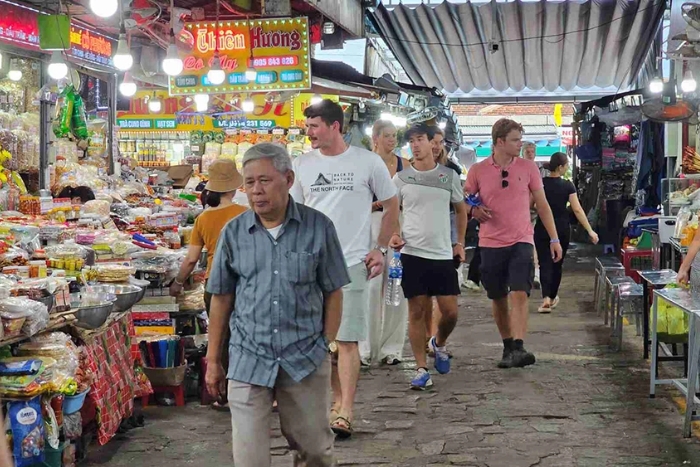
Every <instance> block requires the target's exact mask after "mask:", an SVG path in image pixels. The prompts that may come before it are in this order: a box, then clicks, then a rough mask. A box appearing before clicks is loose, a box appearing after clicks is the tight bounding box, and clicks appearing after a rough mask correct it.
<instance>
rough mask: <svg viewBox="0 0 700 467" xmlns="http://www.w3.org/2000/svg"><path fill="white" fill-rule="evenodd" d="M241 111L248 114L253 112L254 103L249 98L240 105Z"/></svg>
mask: <svg viewBox="0 0 700 467" xmlns="http://www.w3.org/2000/svg"><path fill="white" fill-rule="evenodd" d="M241 110H242V111H243V112H245V113H250V112H252V111H253V110H255V102H253V99H251V98H250V97H249V98H247V99H246V100H244V101H243V102H242V103H241Z"/></svg>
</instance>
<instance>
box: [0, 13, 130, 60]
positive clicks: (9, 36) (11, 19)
mask: <svg viewBox="0 0 700 467" xmlns="http://www.w3.org/2000/svg"><path fill="white" fill-rule="evenodd" d="M0 9H2V14H1V15H0V41H2V42H9V43H11V44H13V45H16V46H18V47H21V48H24V49H30V50H40V48H39V24H38V21H37V17H38V16H39V15H40V14H43V13H41V12H40V11H39V10H35V9H33V8H29V7H25V6H23V5H19V4H16V3H13V2H10V1H8V0H0ZM116 46H117V43H116V41H115V40H114V39H112V38H110V37H107V36H105V35H103V34H100V33H98V32H95V31H91V30H88V29H86V28H84V27H82V26H80V25H77V24H71V27H70V48H69V49H68V50H67V51H66V53H67V54H68V55H69V56H71V57H74V58H77V59H80V60H84V61H87V62H92V63H97V64H99V65H103V66H112V52H113V50H115V48H116Z"/></svg>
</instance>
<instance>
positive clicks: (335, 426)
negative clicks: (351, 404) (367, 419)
mask: <svg viewBox="0 0 700 467" xmlns="http://www.w3.org/2000/svg"><path fill="white" fill-rule="evenodd" d="M331 430H333V433H335V434H336V435H337V436H338V437H339V438H340V439H347V438H349V437H351V436H352V422H351V421H350V420H348V419H347V418H345V417H343V416H341V415H338V416H337V417H336V419H335V420H334V421H333V423H331Z"/></svg>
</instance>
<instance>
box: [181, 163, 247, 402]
mask: <svg viewBox="0 0 700 467" xmlns="http://www.w3.org/2000/svg"><path fill="white" fill-rule="evenodd" d="M241 185H243V177H242V176H241V174H240V173H239V172H238V169H237V168H236V163H235V162H233V161H232V160H229V159H218V160H216V161H214V163H212V164H211V165H210V166H209V182H207V185H206V187H205V190H206V191H205V192H203V194H202V196H203V197H204V200H203V201H204V203H203V204H205V206H207V208H206V209H205V211H204V212H203V213H202V214H200V215H199V217H197V219H196V220H195V222H194V228H193V229H192V239H191V240H190V246H189V249H188V250H187V256H186V257H185V260H184V261H183V262H182V266H181V267H180V272H179V273H178V275H177V277H175V280H174V281H173V283H172V284H171V285H170V295H172V296H178V295H180V293H182V288H183V286H184V284H185V281H186V280H187V278H188V277H189V275H190V274H192V271H194V269H195V267H197V263H198V262H199V258H200V257H201V254H202V249H204V248H206V250H207V273H206V279H208V278H209V273H210V272H211V265H212V263H213V262H214V252H215V251H216V244H217V241H218V240H219V234H220V233H221V231H222V230H223V228H224V226H225V225H226V224H227V223H228V221H230V220H231V219H233V218H235V217H237V216H239V215H240V214H242V213H244V212H245V211H247V208H246V207H245V206H241V205H239V204H235V203H234V202H233V197H234V195H235V194H236V191H237V190H238V188H240V187H241ZM204 304H205V306H206V309H207V313H208V312H209V307H210V304H211V294H209V293H208V292H205V293H204ZM224 340H225V341H226V342H228V340H229V335H228V333H227V334H226V335H225V336H224ZM226 347H227V346H226ZM222 357H223V360H224V362H228V349H227V348H226V350H225V351H224V352H223V353H222ZM221 402H224V401H223V400H222V401H221ZM212 407H214V408H219V407H223V404H221V403H219V402H215V403H214V405H213V406H212Z"/></svg>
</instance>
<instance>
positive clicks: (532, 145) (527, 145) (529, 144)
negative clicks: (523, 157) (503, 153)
mask: <svg viewBox="0 0 700 467" xmlns="http://www.w3.org/2000/svg"><path fill="white" fill-rule="evenodd" d="M527 148H535V149H536V148H537V145H536V144H535V143H533V142H532V141H525V142H524V143H523V151H525V150H526V149H527Z"/></svg>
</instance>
